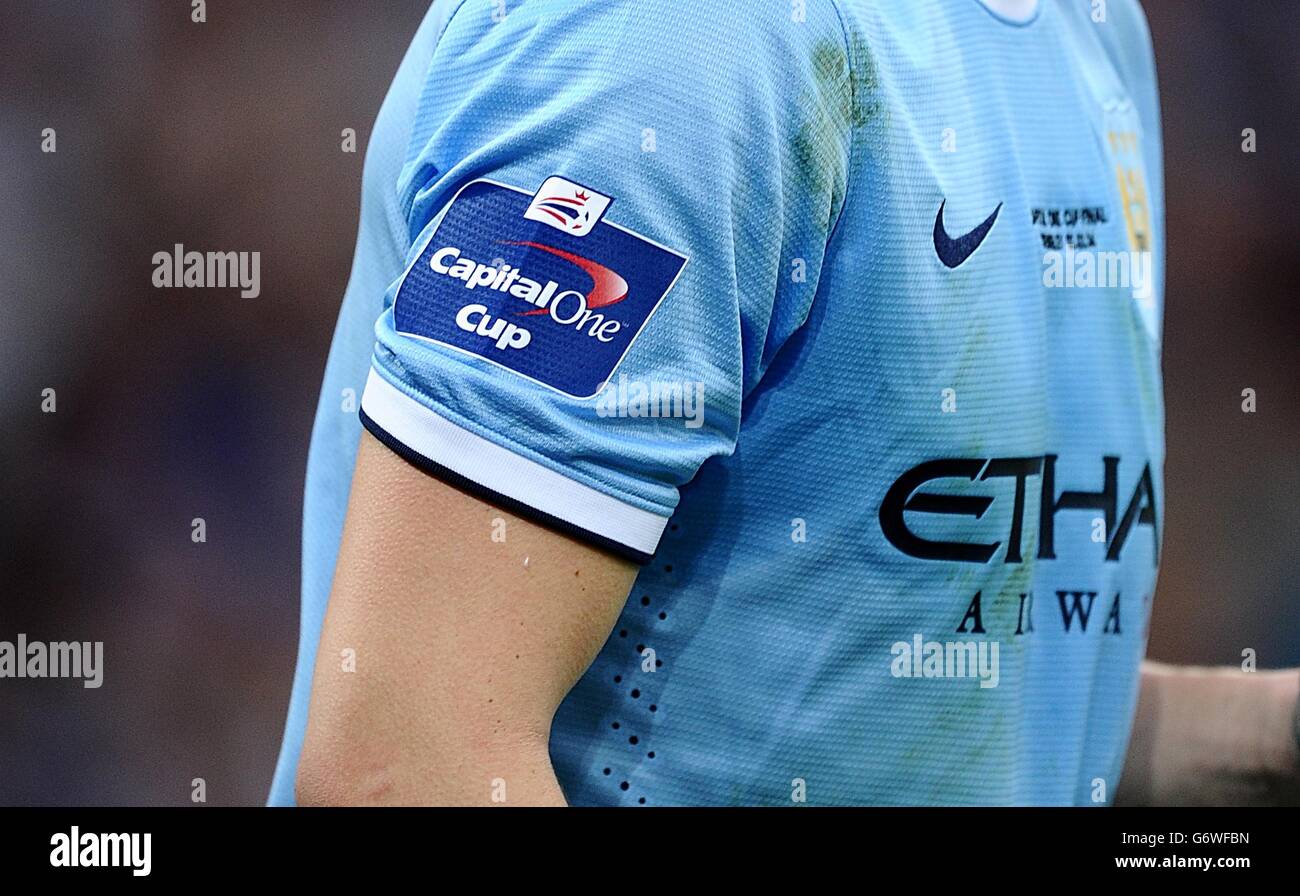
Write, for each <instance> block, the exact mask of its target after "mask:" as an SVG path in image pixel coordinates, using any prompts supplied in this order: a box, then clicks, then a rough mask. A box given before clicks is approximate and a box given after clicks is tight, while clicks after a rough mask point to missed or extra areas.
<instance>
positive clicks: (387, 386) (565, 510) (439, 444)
mask: <svg viewBox="0 0 1300 896" xmlns="http://www.w3.org/2000/svg"><path fill="white" fill-rule="evenodd" d="M361 408H362V410H364V411H365V412H366V415H367V416H368V417H370V419H371V420H374V421H375V422H376V423H377V424H379V426H380V427H382V428H383V430H384V431H385V432H387V433H388V434H389V435H391V436H392V437H393V438H395V439H396V440H397V441H399V442H401V443H402V444H403V445H405V446H406V447H407V448H409V449H411V450H412V451H414V452H415V453H416V454H419V455H421V456H422V457H424V458H427V459H428V460H431V461H433V462H434V463H436V464H438V465H440V466H443V467H446V468H447V469H448V470H451V471H452V472H453V473H457V474H459V475H461V476H464V477H465V478H466V479H469V480H470V481H472V482H475V483H477V484H479V485H481V486H483V487H484V488H486V489H488V490H490V491H493V492H496V493H497V494H499V495H503V496H505V497H507V498H511V499H513V500H515V501H518V502H520V503H521V504H526V505H528V506H529V507H531V508H533V509H534V510H538V511H541V512H542V513H545V514H547V515H549V516H553V517H555V518H556V519H560V520H563V521H564V522H566V523H569V524H570V525H573V526H577V527H578V528H579V529H583V530H586V531H587V532H591V533H593V534H595V535H600V536H602V537H604V538H608V539H611V540H613V541H617V542H618V543H619V544H623V545H627V546H628V547H630V548H632V549H633V550H636V551H640V552H641V553H643V554H653V553H654V552H655V548H656V547H658V545H659V538H660V536H662V535H663V531H664V526H666V525H667V524H668V517H666V516H660V515H659V514H657V513H652V512H650V511H648V510H642V509H641V508H639V507H634V506H632V505H631V504H628V503H626V502H624V501H621V500H619V499H618V498H615V497H612V496H610V495H607V494H605V493H604V492H600V491H597V490H596V489H594V488H591V487H590V486H587V485H583V484H582V483H581V482H578V481H577V480H576V479H570V478H569V477H568V476H565V475H563V474H562V473H557V472H556V471H554V470H552V469H551V468H550V467H545V466H542V465H541V464H539V463H537V462H536V461H533V460H529V459H528V458H526V457H523V456H522V455H519V454H516V453H514V452H513V451H511V450H510V449H508V448H503V447H501V446H500V445H498V444H497V443H495V442H490V441H488V440H487V439H485V438H483V437H482V436H480V435H477V434H476V433H473V432H470V431H469V430H468V429H465V428H463V427H461V426H458V425H456V424H455V423H452V422H451V421H450V420H448V419H446V418H445V417H441V416H439V415H438V414H437V413H436V412H434V411H432V410H430V409H429V408H427V407H425V406H424V405H422V404H420V403H419V402H418V401H416V400H415V399H413V398H411V397H410V396H409V395H407V394H406V393H404V392H402V391H401V390H400V389H398V388H397V387H396V386H394V385H393V384H392V383H390V382H388V380H386V379H384V378H383V377H382V376H380V374H379V373H378V372H376V371H375V369H374V367H371V368H370V375H369V377H368V378H367V379H366V389H365V392H364V393H363V394H362V396H361Z"/></svg>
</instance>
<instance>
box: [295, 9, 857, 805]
mask: <svg viewBox="0 0 1300 896" xmlns="http://www.w3.org/2000/svg"><path fill="white" fill-rule="evenodd" d="M490 13H491V10H490V9H489V8H488V7H486V6H480V5H477V4H465V5H463V6H461V7H460V9H459V11H458V12H457V13H456V15H455V16H454V17H453V18H452V20H451V22H450V24H449V26H448V28H447V30H446V32H445V33H444V34H443V35H442V37H441V39H440V41H439V43H438V46H437V48H436V50H435V52H434V56H433V59H432V62H431V64H430V66H429V71H428V74H427V78H426V82H425V84H424V87H423V93H422V95H421V98H420V101H419V104H418V112H417V116H416V120H415V122H414V125H413V127H412V139H411V145H410V148H409V151H408V154H407V161H406V164H405V166H404V168H403V172H402V176H401V179H400V182H399V183H398V184H397V185H396V189H397V191H398V196H399V197H400V200H401V206H402V208H403V209H404V210H405V212H406V216H407V227H408V232H409V236H410V239H411V251H410V253H409V258H408V261H409V267H408V269H407V271H406V272H405V273H404V274H403V275H402V276H401V277H400V278H399V279H398V280H397V281H396V282H395V283H394V284H393V285H392V287H391V288H390V289H389V291H388V295H387V297H386V302H385V311H384V313H383V314H382V315H381V317H380V319H379V320H378V322H377V324H376V336H377V344H376V348H375V354H374V359H373V366H372V370H371V372H370V378H369V382H368V384H367V386H366V390H365V394H364V396H363V399H362V422H363V423H364V424H365V427H366V429H367V430H368V431H369V433H370V434H371V436H373V439H372V438H371V437H370V436H368V437H367V438H366V440H365V444H364V445H363V450H362V451H361V454H360V456H359V459H358V467H357V473H356V481H355V482H354V486H353V494H352V500H351V505H350V508H349V513H348V521H347V524H346V531H345V536H344V543H343V548H342V551H341V553H340V557H339V563H338V569H337V572H336V581H335V584H334V591H333V595H332V597H331V602H330V607H329V611H328V616H327V620H326V627H325V635H324V640H323V643H322V646H321V650H320V654H319V655H320V657H321V658H322V659H321V660H320V661H319V663H318V667H317V672H316V681H315V688H314V691H313V699H312V708H311V720H310V723H309V731H308V738H307V739H308V743H307V747H306V748H305V750H304V762H306V761H308V759H309V758H311V757H313V756H314V757H316V758H317V759H319V758H320V757H321V755H322V752H324V753H325V754H328V753H329V750H325V751H321V750H320V749H318V748H319V747H320V746H321V745H322V744H323V743H328V744H331V745H332V747H333V748H334V749H336V750H340V751H341V750H343V749H344V747H346V746H348V745H349V744H351V745H355V744H357V742H358V741H359V740H361V741H365V743H366V747H365V749H364V750H360V751H359V752H358V753H357V754H356V755H359V756H360V757H361V758H360V759H357V758H356V756H355V755H354V757H353V760H352V764H353V766H354V767H355V766H356V765H358V764H362V765H364V763H365V762H367V761H371V760H373V762H374V763H375V765H374V767H375V768H376V769H387V770H388V771H386V772H385V775H389V773H390V772H391V770H392V768H393V766H394V764H398V765H402V764H406V766H407V768H406V769H405V770H404V771H402V772H401V773H400V774H401V775H405V774H408V773H410V769H411V768H412V767H413V768H415V769H416V772H415V773H414V774H416V776H417V777H418V776H419V775H428V774H431V773H432V772H431V769H432V768H433V767H437V766H440V765H445V764H446V763H452V764H457V763H464V762H466V761H467V760H466V758H465V752H464V748H465V747H466V742H465V741H463V740H456V741H452V742H449V741H448V739H447V738H448V736H449V734H448V732H449V729H452V728H459V729H460V730H463V731H467V732H470V733H471V735H472V737H473V738H474V740H473V742H474V743H479V744H482V745H485V749H487V750H489V751H490V750H492V749H496V748H497V746H499V742H508V741H509V740H510V738H512V737H525V736H526V737H528V738H537V737H541V738H543V740H544V738H545V731H543V730H541V729H542V728H543V727H545V725H549V720H550V715H551V713H553V711H554V709H555V706H556V704H558V702H559V701H560V700H561V699H562V698H563V696H564V693H565V692H566V691H567V690H568V688H569V687H571V685H572V684H573V681H574V680H575V678H576V676H577V675H578V674H579V673H580V672H581V670H582V668H584V667H585V666H586V664H587V663H588V662H589V661H590V660H591V658H592V657H593V656H594V654H595V651H596V650H597V649H598V648H599V646H600V643H601V641H602V639H603V638H604V637H605V636H606V635H607V634H608V632H609V629H610V628H611V627H612V625H613V623H614V621H615V619H616V617H617V611H618V609H619V607H620V606H621V605H622V602H623V600H624V599H625V597H626V593H627V590H628V588H629V587H630V584H631V581H632V572H631V570H632V569H633V567H631V566H630V565H628V564H626V562H625V561H626V560H631V561H636V562H644V561H646V560H647V559H649V557H650V556H651V555H652V554H653V553H654V551H655V549H656V546H657V544H658V541H659V537H660V535H661V533H662V531H663V529H664V527H665V525H666V523H667V521H668V517H669V516H670V514H671V513H672V510H673V508H674V507H675V505H676V502H677V497H678V491H677V490H678V487H679V486H680V485H682V484H683V483H685V482H687V481H688V480H689V479H691V478H692V477H693V476H694V475H695V473H696V471H697V470H698V468H699V467H700V465H701V464H702V463H704V462H705V461H706V460H707V459H708V458H709V457H711V456H714V455H718V454H726V453H729V452H731V451H732V450H733V448H734V446H735V444H736V440H737V436H738V432H739V429H740V409H741V404H742V401H743V399H744V397H745V396H746V395H747V394H748V393H749V391H750V390H752V389H753V387H754V386H755V384H757V382H758V381H759V379H760V378H761V377H762V375H763V373H764V371H765V370H766V369H767V367H768V365H769V364H770V362H771V360H772V357H773V355H774V354H775V352H776V351H777V350H778V349H779V348H780V346H781V345H782V343H784V341H785V340H786V339H787V338H788V337H789V336H790V334H791V333H792V332H794V331H795V330H796V329H797V328H798V327H799V326H800V325H801V324H802V322H803V321H804V319H805V318H806V316H807V314H808V310H809V308H810V306H811V304H812V302H813V300H814V296H815V293H816V290H817V284H818V281H819V276H820V271H821V267H822V265H823V262H824V259H825V256H826V249H827V242H828V239H829V234H830V231H831V229H832V227H833V225H834V221H835V219H836V217H837V215H838V212H839V209H840V207H841V206H842V204H843V202H844V198H845V190H846V177H847V174H846V172H847V168H848V157H849V152H850V127H851V121H852V118H853V112H852V108H853V90H852V86H851V77H850V66H849V64H848V60H847V54H846V50H845V43H844V37H843V31H842V29H841V27H840V23H839V19H838V17H837V15H836V12H835V10H834V8H833V7H832V6H831V5H830V3H829V2H821V3H818V2H810V3H809V4H808V5H807V15H806V16H794V15H792V14H791V10H790V9H789V8H788V7H786V6H785V5H784V4H770V5H769V4H761V5H757V6H756V7H755V8H749V5H748V4H735V5H734V7H733V6H732V5H728V6H727V7H726V8H724V9H721V10H713V9H710V10H708V11H702V10H700V9H697V8H695V7H690V8H683V7H682V6H681V4H678V3H675V2H668V0H650V2H646V0H637V2H632V0H599V2H596V0H592V2H579V3H573V2H550V0H529V2H525V3H523V4H522V5H520V6H519V7H517V8H516V7H513V6H512V7H511V9H510V10H509V11H508V14H507V16H506V18H505V20H504V21H500V22H496V21H494V20H493V18H492V16H491V14H490ZM606 384H608V387H606ZM381 443H382V445H381ZM383 446H387V447H386V448H385V447H383ZM390 449H391V456H389V455H386V454H384V452H385V451H389V450H390ZM398 456H400V457H401V458H402V459H403V460H402V461H399V460H397V457H398ZM415 468H419V470H420V471H423V473H421V472H418V471H417V470H416V469H415ZM426 473H427V474H430V476H429V477H428V478H425V479H421V478H420V477H421V476H423V475H424V474H426ZM446 483H450V484H451V486H455V488H452V487H451V486H449V485H447V484H446ZM471 495H472V496H473V497H470V496H471ZM497 518H501V519H504V520H506V521H507V522H506V525H505V528H504V530H502V529H501V528H500V527H497V526H496V525H495V524H494V521H495V520H496V519H497ZM524 520H529V521H531V522H524ZM502 535H504V539H502ZM494 536H495V537H494ZM580 543H585V544H586V545H590V547H586V546H583V545H582V544H580ZM615 557H620V558H624V559H623V560H615V559H613V558H615ZM525 560H527V563H525ZM349 645H352V646H355V647H356V649H357V651H358V652H357V673H356V676H355V677H354V678H352V679H348V678H345V677H342V676H339V675H336V674H334V673H333V672H332V670H330V669H329V665H330V664H335V663H336V662H337V657H338V656H339V654H338V651H339V650H342V649H344V648H346V647H348V646H349ZM367 664H371V665H369V666H367ZM376 666H377V667H378V668H379V669H380V673H379V674H378V676H377V677H375V678H373V679H370V685H368V686H363V685H362V684H359V682H362V681H364V680H365V679H364V674H366V673H365V670H367V669H375V668H376ZM373 701H380V702H383V703H384V706H383V708H382V712H380V713H379V714H378V715H376V712H377V711H376V709H375V708H374V707H373V706H371V705H370V703H371V702H373ZM323 720H327V721H323ZM543 723H545V725H544V724H543ZM417 753H418V754H419V757H416V755H415V754H417ZM430 763H432V765H430ZM314 767H315V768H321V767H322V765H321V764H320V763H316V764H314ZM475 774H477V771H476V772H475ZM389 777H390V778H391V775H389ZM301 779H302V775H300V780H301ZM376 780H379V779H378V778H377V779H376ZM480 783H481V782H480ZM483 786H486V785H485V784H484V785H483Z"/></svg>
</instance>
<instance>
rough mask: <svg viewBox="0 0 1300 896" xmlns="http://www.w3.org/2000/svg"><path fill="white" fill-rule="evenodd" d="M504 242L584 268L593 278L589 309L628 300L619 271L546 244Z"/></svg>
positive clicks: (530, 312) (520, 241) (534, 312)
mask: <svg viewBox="0 0 1300 896" xmlns="http://www.w3.org/2000/svg"><path fill="white" fill-rule="evenodd" d="M503 242H504V243H505V244H506V245H507V246H528V247H529V248H530V249H540V250H541V251H543V252H546V253H549V254H551V255H554V256H556V257H557V258H563V259H564V260H565V261H567V262H569V263H570V264H575V265H577V266H578V267H580V268H582V269H583V270H584V271H585V272H586V273H587V276H588V277H590V278H591V283H592V286H591V292H589V293H587V307H588V308H604V307H605V306H606V305H615V304H617V303H619V302H621V301H623V300H624V299H626V298H627V281H626V280H624V279H623V277H622V275H621V274H619V273H618V272H617V271H612V270H610V269H609V268H607V267H605V266H604V265H603V264H597V263H596V262H594V261H592V260H591V259H590V258H583V257H582V256H581V255H574V254H573V253H572V252H565V251H564V250H563V249H557V248H555V247H554V246H548V245H546V244H545V243H533V242H529V241H527V240H503ZM545 313H546V309H545V308H538V309H536V310H534V311H524V312H522V314H523V315H529V314H545Z"/></svg>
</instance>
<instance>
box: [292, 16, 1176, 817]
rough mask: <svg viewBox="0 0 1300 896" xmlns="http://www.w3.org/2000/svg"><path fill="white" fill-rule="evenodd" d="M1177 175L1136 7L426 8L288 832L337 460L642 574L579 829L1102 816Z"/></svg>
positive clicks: (334, 360) (1153, 541)
mask: <svg viewBox="0 0 1300 896" xmlns="http://www.w3.org/2000/svg"><path fill="white" fill-rule="evenodd" d="M1160 152H1161V150H1160V130H1159V119H1158V109H1157V99H1156V86H1155V72H1154V64H1153V58H1152V51H1151V44H1150V39H1149V35H1148V33H1147V29H1146V24H1145V20H1144V18H1143V15H1142V13H1141V10H1140V8H1139V7H1138V6H1137V4H1136V2H1133V0H1111V2H1109V3H1106V4H1094V3H1091V2H1087V0H1042V2H1040V3H1039V4H1038V7H1037V11H1036V12H1034V13H1033V14H1032V16H1031V17H1030V18H1027V19H1022V20H1010V19H1008V18H1005V17H1003V16H1000V15H998V14H996V13H994V12H993V11H991V10H990V9H989V8H987V7H986V6H985V5H983V4H982V3H981V2H979V0H806V2H797V3H792V2H789V0H753V2H743V3H742V2H732V3H710V4H684V3H679V2H674V0H583V2H572V0H571V2H561V0H520V2H516V0H512V2H510V3H508V4H505V5H504V7H503V6H502V5H501V4H497V3H493V2H489V0H464V2H443V0H438V2H435V3H434V4H433V7H432V9H431V10H430V12H429V14H428V16H427V18H426V20H425V22H424V24H423V25H422V27H421V28H420V30H419V33H418V34H417V35H416V37H415V40H414V42H413V44H412V46H411V48H410V50H409V51H408V53H407V56H406V58H405V60H404V61H403V63H402V65H401V68H400V70H399V71H398V73H397V76H396V79H395V80H394V83H393V86H392V89H391V91H390V93H389V95H388V97H387V99H386V101H385V103H384V106H383V109H382V110H381V112H380V114H379V118H378V120H377V122H376V124H375V127H374V131H373V134H372V135H371V139H370V147H369V151H368V154H367V157H366V163H365V175H364V182H363V189H362V205H361V224H360V233H359V236H358V242H357V248H356V258H355V261H354V265H353V270H352V278H351V281H350V283H349V285H348V289H347V294H346V296H345V299H344V302H343V307H342V312H341V314H340V317H339V321H338V327H337V330H336V333H335V337H334V343H333V347H332V349H331V351H330V357H329V363H328V367H327V369H326V372H325V379H324V385H323V388H322V391H321V397H320V403H319V409H318V412H317V416H316V425H315V429H314V432H313V436H312V444H311V454H310V459H309V462H308V473H307V490H306V501H305V510H304V516H305V520H304V534H303V592H302V629H301V643H300V650H299V659H298V668H297V674H296V677H295V681H294V687H293V697H292V703H291V706H290V710H289V717H288V724H287V731H286V735H285V740H284V746H283V749H282V753H281V756H280V762H279V767H278V770H277V773H276V779H275V783H274V785H273V789H272V794H271V802H272V803H276V804H287V803H291V802H292V801H293V778H294V772H295V767H296V764H297V760H298V755H299V751H300V748H301V744H302V739H303V733H304V729H305V725H306V716H307V705H308V698H309V691H310V687H311V681H312V672H313V668H314V665H315V660H316V648H317V643H318V639H319V636H320V629H321V622H322V619H323V616H324V613H325V608H326V603H327V600H328V595H329V590H330V583H331V577H332V574H333V567H334V562H335V557H336V554H337V550H338V545H339V540H340V533H341V531H342V526H343V519H344V512H345V508H346V504H347V498H348V489H349V480H350V476H351V471H352V467H353V461H354V459H355V453H356V449H357V445H358V441H359V439H360V435H361V429H362V426H363V425H364V426H366V427H367V428H369V430H370V431H371V432H372V433H374V435H375V436H376V437H378V438H379V439H380V440H381V441H383V442H384V443H385V444H387V445H389V446H390V447H391V448H393V449H394V450H395V451H397V452H398V453H399V454H401V455H402V456H403V457H404V458H406V459H407V460H408V461H410V462H411V463H414V464H416V465H417V466H419V467H421V468H422V469H425V470H426V471H428V472H430V473H431V474H432V475H437V476H441V477H443V478H445V479H447V480H449V481H451V482H453V483H455V484H456V485H458V486H461V487H463V488H466V489H469V490H471V491H473V492H476V493H478V494H480V495H483V496H485V497H486V498H488V499H489V500H492V501H495V502H497V503H499V504H500V505H501V506H504V507H506V508H508V509H510V510H511V511H514V512H519V513H522V514H526V515H531V516H532V517H533V518H534V519H536V520H538V521H540V522H542V523H544V524H546V525H549V526H554V527H556V528H558V529H560V530H562V531H565V532H567V533H569V534H570V535H572V536H573V537H576V538H584V539H588V540H590V541H592V542H594V543H596V544H598V545H600V546H602V547H604V548H606V549H608V550H610V551H614V552H617V553H619V554H622V555H624V556H627V557H631V558H634V559H636V560H638V561H640V562H642V563H644V564H645V565H644V568H643V569H642V571H641V573H640V575H639V577H638V578H637V580H636V584H635V587H634V588H633V590H632V592H631V596H630V598H629V600H628V603H627V605H626V608H625V609H624V611H623V613H622V616H621V618H620V620H619V622H618V625H617V626H616V628H615V629H614V631H613V632H611V634H610V637H609V640H608V642H607V643H606V644H605V646H604V648H603V649H602V650H601V652H600V654H599V656H598V657H597V659H596V660H595V662H594V663H593V664H592V666H591V668H590V669H589V670H588V671H587V673H586V675H585V676H584V677H583V678H582V680H581V681H580V682H579V683H578V685H577V686H576V687H575V688H574V689H573V691H572V692H571V693H570V694H569V696H568V698H567V700H566V701H565V702H564V704H563V705H562V706H561V708H560V710H559V713H558V714H557V716H556V719H555V723H554V728H553V731H552V739H551V756H552V760H553V763H554V766H555V770H556V773H557V775H558V777H559V781H560V784H561V786H562V787H563V789H564V792H565V794H566V796H567V798H568V799H569V801H570V802H572V803H575V804H597V805H666V804H765V805H791V804H802V803H808V804H840V805H843V804H1007V803H1013V804H1022V803H1028V804H1096V803H1105V802H1108V801H1109V800H1110V799H1111V798H1112V797H1113V795H1114V791H1115V787H1116V785H1117V783H1118V780H1119V775H1120V772H1121V767H1122V763H1123V757H1124V752H1125V748H1126V744H1127V741H1128V737H1129V730H1130V726H1131V722H1132V717H1133V712H1134V707H1135V702H1136V696H1137V687H1138V678H1139V663H1140V661H1141V658H1142V656H1143V652H1144V649H1145V641H1146V625H1147V619H1148V616H1149V612H1150V605H1151V600H1152V597H1153V594H1154V588H1155V581H1156V569H1157V562H1158V554H1159V544H1160V532H1161V529H1160V526H1161V522H1162V519H1163V516H1162V512H1161V511H1162V506H1163V478H1162V467H1163V460H1164V443H1163V410H1162V399H1161V379H1160V322H1161V315H1162V306H1163V303H1162V284H1163V279H1164V276H1163V260H1162V259H1163V246H1164V230H1163V187H1162V180H1161V161H1160ZM356 396H361V398H360V402H359V403H360V409H359V413H358V408H357V406H356V402H355V401H354V400H353V399H354V398H355V397H356ZM487 535H488V533H485V538H486V537H487Z"/></svg>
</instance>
